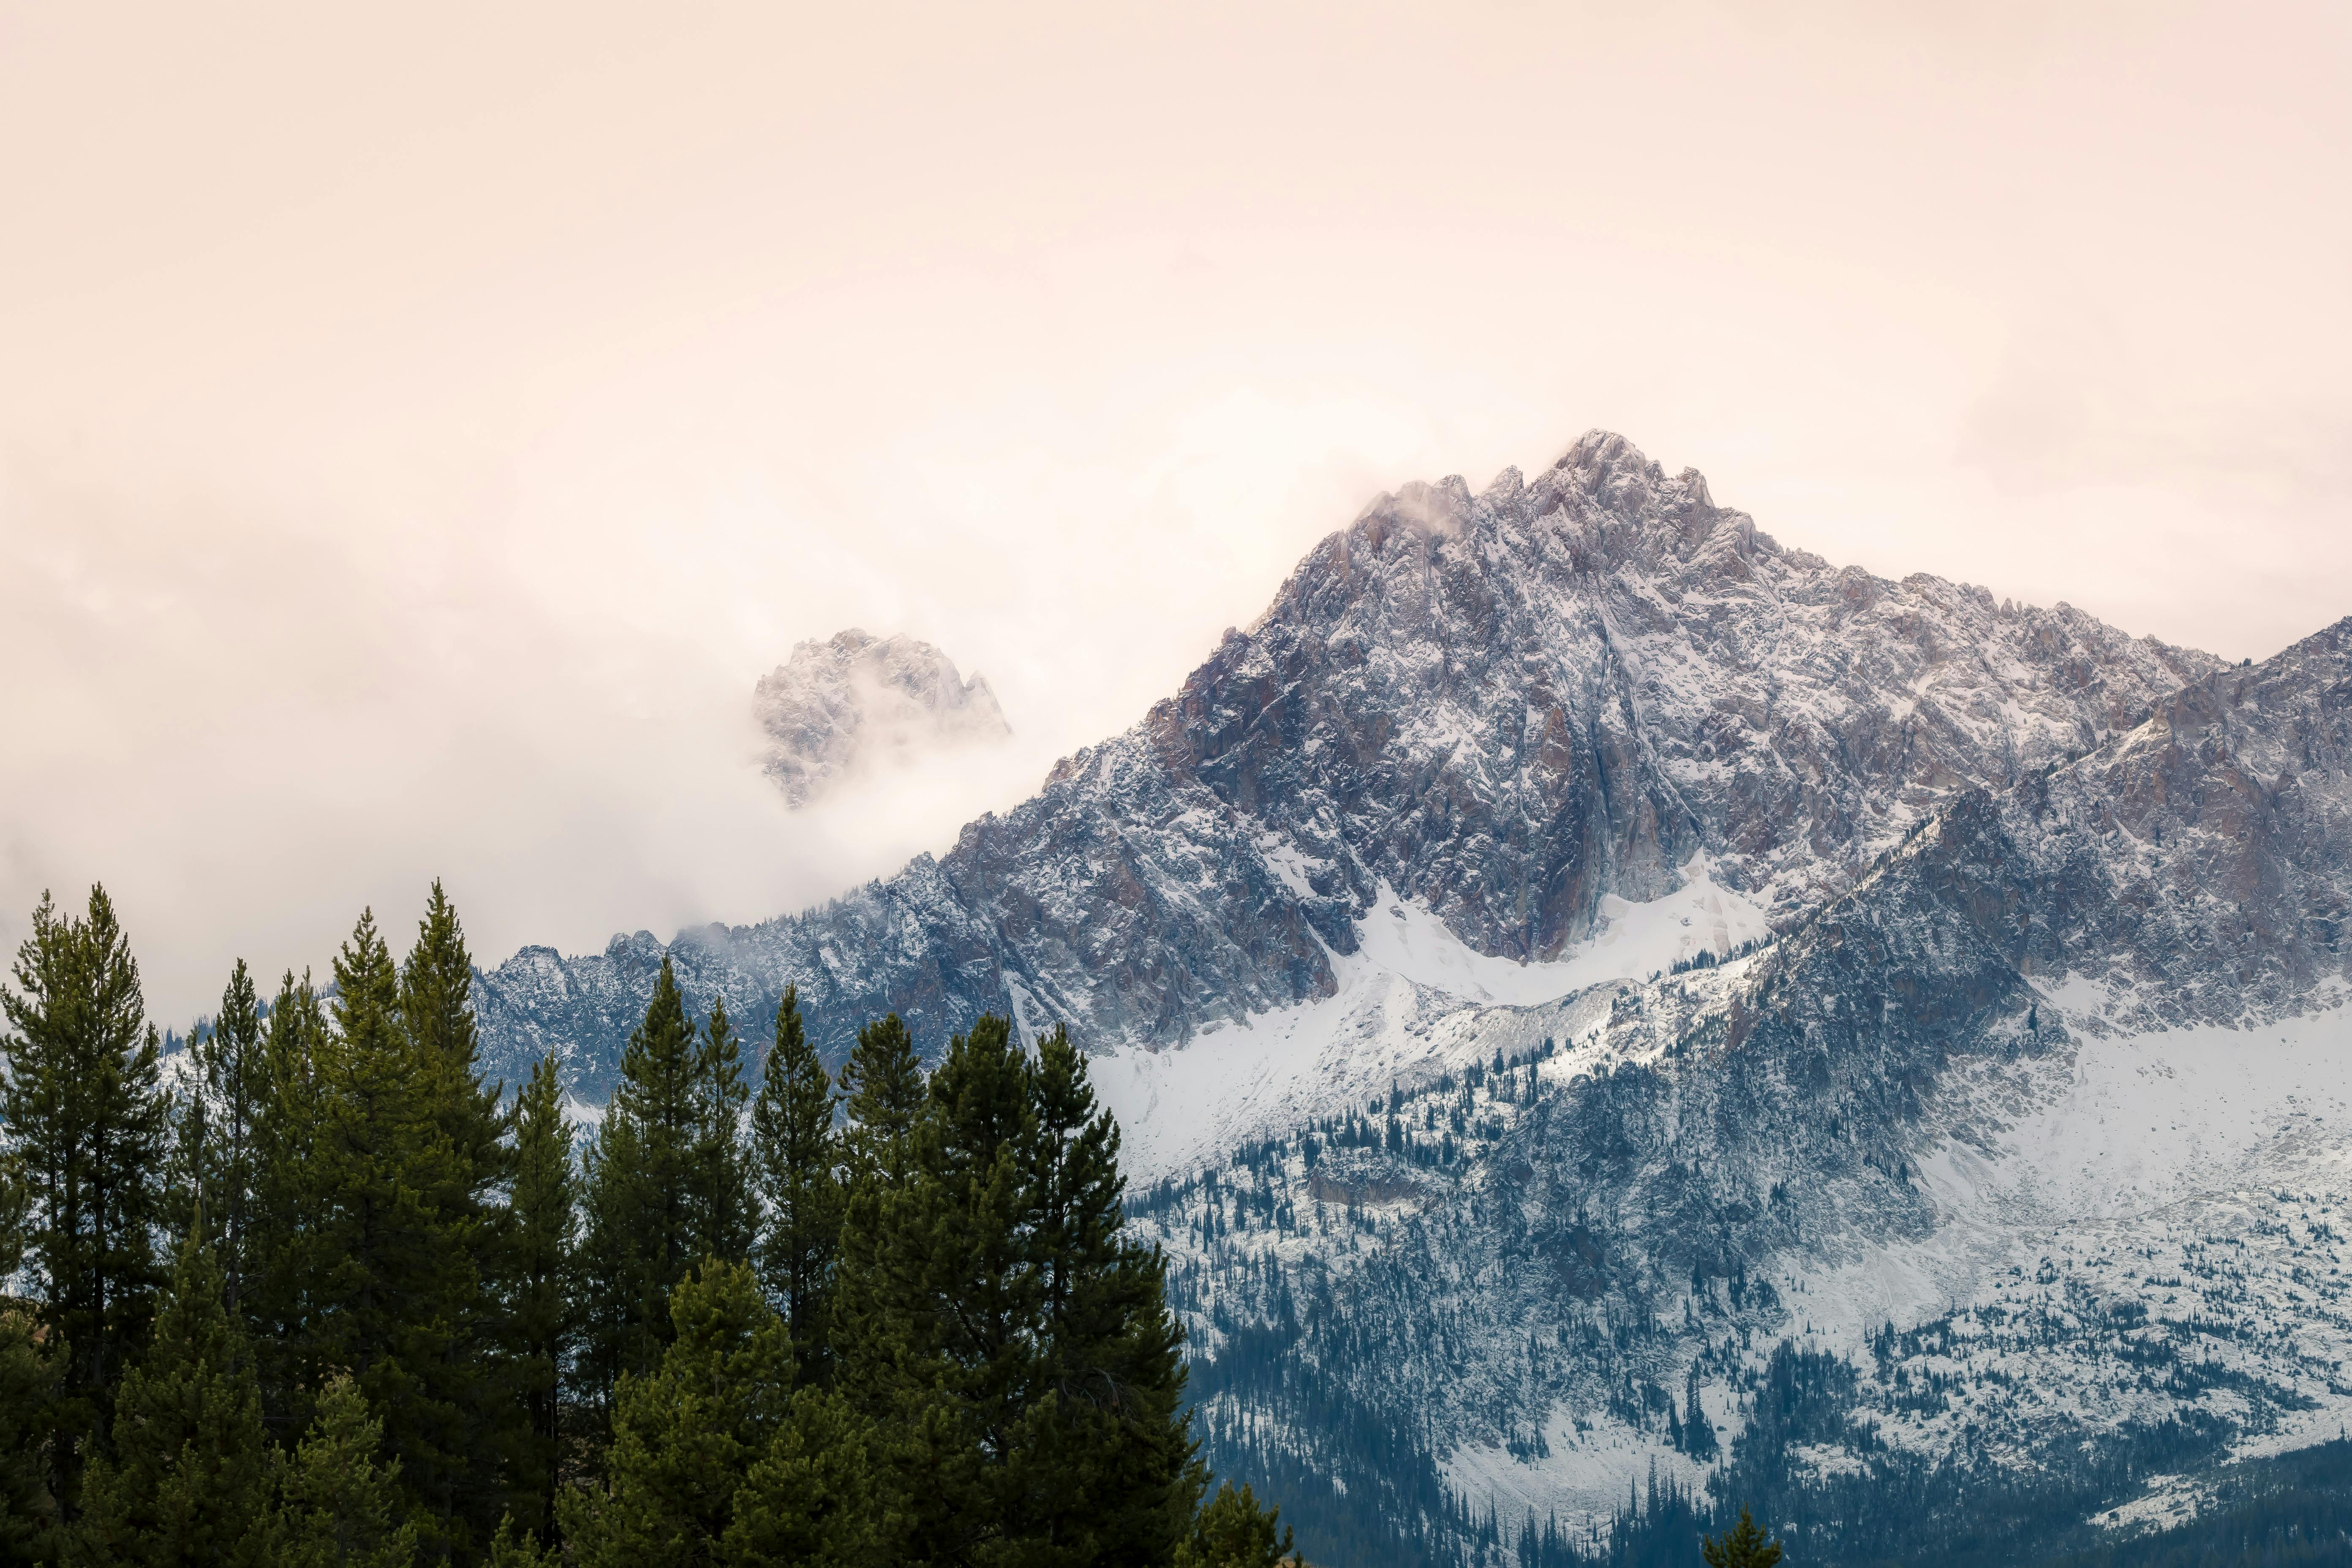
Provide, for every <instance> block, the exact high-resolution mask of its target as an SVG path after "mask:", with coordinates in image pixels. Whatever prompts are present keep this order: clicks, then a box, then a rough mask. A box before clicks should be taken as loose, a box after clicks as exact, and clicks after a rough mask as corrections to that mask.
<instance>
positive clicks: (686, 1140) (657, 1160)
mask: <svg viewBox="0 0 2352 1568" xmlns="http://www.w3.org/2000/svg"><path fill="white" fill-rule="evenodd" d="M697 1056H698V1050H697V1046H696V1032H695V1028H694V1026H693V1024H692V1023H691V1022H689V1021H688V1017H687V1013H686V1001H685V998H684V997H683V996H681V995H680V994H678V989H677V976H676V974H675V973H673V972H672V971H671V968H670V962H669V959H668V958H667V956H665V957H664V958H663V960H662V966H661V973H660V974H659V975H658V976H656V979H655V982H654V994H653V996H652V998H651V999H650V1000H649V1001H648V1002H647V1003H646V1016H645V1022H644V1023H642V1024H640V1025H639V1026H637V1028H636V1030H635V1032H634V1033H633V1034H631V1035H630V1037H629V1043H628V1047H627V1049H626V1050H625V1051H624V1052H623V1053H622V1057H621V1081H620V1084H619V1085H618V1086H617V1087H616V1088H615V1089H614V1091H613V1097H612V1100H611V1101H610V1103H608V1104H607V1105H606V1106H605V1108H604V1121H602V1122H601V1123H600V1124H599V1125H598V1127H597V1130H596V1141H595V1142H594V1143H593V1145H592V1146H591V1147H590V1149H589V1151H588V1157H587V1161H586V1170H585V1173H584V1181H583V1189H584V1190H583V1205H582V1206H583V1210H584V1211H585V1213H584V1217H585V1220H586V1226H587V1235H586V1238H585V1241H584V1242H583V1247H582V1259H581V1263H582V1275H583V1282H584V1285H585V1298H586V1300H585V1306H586V1324H585V1337H584V1342H583V1355H582V1363H583V1364H582V1370H583V1374H584V1376H583V1381H584V1382H585V1384H586V1387H587V1393H588V1394H589V1396H590V1398H591V1400H592V1401H593V1403H594V1404H595V1405H598V1406H599V1407H600V1408H605V1409H609V1407H610V1405H611V1401H612V1397H613V1391H614V1386H615V1384H617V1382H618V1380H619V1378H620V1374H621V1373H624V1372H635V1373H640V1374H643V1373H649V1372H651V1371H652V1370H653V1368H654V1366H655V1365H656V1363H658V1362H659V1360H660V1358H661V1352H662V1348H663V1346H664V1345H665V1344H667V1342H668V1339H669V1327H670V1324H669V1293H670V1291H671V1290H672V1289H675V1288H676V1287H677V1282H678V1281H679V1280H680V1279H684V1278H686V1273H687V1269H688V1266H689V1265H690V1264H692V1263H693V1262H694V1261H695V1257H694V1248H695V1246H696V1244H697V1241H698V1237H697V1235H696V1226H695V1201H694V1200H695V1188H696V1184H697V1175H698V1172H697V1168H696V1157H697V1142H698V1134H699V1131H700V1128H701V1125H702V1109H703V1108H702V1104H701V1101H700V1100H699V1099H698V1096H697V1094H696V1092H695V1089H696V1078H697V1073H696V1070H695V1069H696V1058H697Z"/></svg>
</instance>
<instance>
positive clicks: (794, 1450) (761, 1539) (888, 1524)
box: [720, 1388, 906, 1568]
mask: <svg viewBox="0 0 2352 1568" xmlns="http://www.w3.org/2000/svg"><path fill="white" fill-rule="evenodd" d="M873 1456H874V1442H873V1434H872V1432H871V1430H870V1428H868V1427H867V1426H866V1424H865V1423H864V1422H863V1421H861V1420H859V1419H858V1418H857V1416H856V1415H855V1414H854V1413H853V1412H852V1411H851V1410H850V1408H849V1406H848V1405H847V1404H846V1402H845V1401H844V1400H843V1399H841V1398H840V1396H839V1395H837V1394H834V1393H832V1392H831V1391H829V1390H825V1389H817V1388H803V1389H801V1390H799V1391H798V1392H797V1393H795V1394H793V1400H792V1405H791V1406H790V1407H789V1408H788V1409H787V1410H786V1412H785V1414H784V1422H783V1426H782V1430H780V1431H779V1432H777V1433H776V1435H775V1436H774V1437H773V1438H772V1439H771V1440H770V1442H769V1445H768V1451H767V1452H766V1453H765V1454H764V1455H762V1456H761V1458H760V1459H759V1461H758V1462H757V1463H755V1464H754V1465H752V1467H751V1471H750V1473H749V1474H747V1475H746V1476H745V1477H744V1478H743V1484H742V1486H741V1487H740V1489H737V1491H736V1493H735V1506H734V1517H733V1518H732V1519H731V1520H730V1521H729V1523H728V1526H727V1534H726V1537H725V1539H724V1541H723V1542H721V1551H720V1558H721V1560H722V1561H724V1562H726V1563H733V1564H739V1565H740V1568H764V1565H765V1564H768V1563H804V1564H807V1565H809V1568H882V1565H883V1564H889V1563H901V1562H904V1561H906V1559H905V1556H904V1554H903V1552H901V1551H899V1550H898V1541H899V1536H900V1533H901V1531H902V1530H903V1529H904V1524H905V1519H904V1512H903V1510H900V1509H898V1508H897V1507H895V1506H893V1505H892V1504H891V1503H890V1502H889V1500H887V1498H886V1496H885V1495H884V1493H883V1492H882V1490H881V1489H880V1477H879V1475H878V1474H877V1469H876V1466H875V1463H874V1457H873Z"/></svg>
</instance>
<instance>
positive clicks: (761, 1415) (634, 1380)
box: [562, 1261, 793, 1568]
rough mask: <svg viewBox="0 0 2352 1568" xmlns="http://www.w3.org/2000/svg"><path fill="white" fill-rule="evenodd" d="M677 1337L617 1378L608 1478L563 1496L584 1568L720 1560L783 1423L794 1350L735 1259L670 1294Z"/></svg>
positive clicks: (679, 1566) (678, 1567)
mask: <svg viewBox="0 0 2352 1568" xmlns="http://www.w3.org/2000/svg"><path fill="white" fill-rule="evenodd" d="M671 1311H672V1315H673V1319H674V1324H673V1326H674V1331H675V1336H676V1337H675V1339H674V1341H673V1342H672V1343H671V1344H670V1346H669V1348H668V1349H667V1350H666V1351H665V1352H663V1354H662V1358H661V1364H660V1365H659V1367H657V1368H656V1370H655V1371H654V1372H653V1373H650V1374H648V1375H646V1376H643V1377H640V1376H637V1375H635V1374H634V1373H625V1374H624V1375H623V1377H622V1379H621V1383H620V1386H619V1392H618V1397H617V1400H616V1405H615V1410H614V1419H613V1446H612V1449H611V1452H610V1453H609V1454H608V1455H607V1457H606V1461H605V1471H606V1479H605V1483H604V1486H603V1487H601V1488H599V1489H596V1490H594V1491H573V1492H570V1493H567V1494H566V1495H565V1497H564V1499H563V1502H562V1520H563V1533H564V1536H565V1538H566V1540H567V1541H568V1542H570V1544H571V1548H572V1553H573V1556H574V1560H575V1561H576V1562H578V1563H581V1564H582V1565H583V1568H699V1565H701V1564H705V1563H712V1562H715V1561H717V1560H718V1556H719V1543H720V1542H721V1541H722V1540H723V1539H724V1538H725V1536H726V1534H727V1531H728V1527H729V1526H730V1524H731V1523H732V1522H733V1520H734V1514H735V1499H736V1493H737V1492H738V1491H739V1490H740V1489H741V1488H742V1485H743V1483H744V1480H745V1479H746V1478H747V1476H748V1475H749V1474H750V1472H751V1467H752V1465H753V1464H754V1463H756V1462H757V1461H758V1460H759V1458H761V1455H763V1454H764V1453H765V1452H766V1451H767V1448H768V1445H769V1443H770V1441H771V1440H772V1437H773V1436H774V1435H775V1433H776V1432H777V1430H778V1429H779V1428H780V1427H781V1426H782V1423H783V1416H784V1413H785V1410H786V1407H787V1402H788V1400H789V1399H790V1396H791V1394H792V1376H793V1362H792V1345H791V1342H790V1341H789V1340H788V1338H787V1337H786V1335H785V1332H784V1325H783V1322H782V1320H781V1319H779V1318H778V1317H777V1316H776V1314H775V1311H774V1310H773V1309H772V1308H771V1307H769V1305H768V1304H767V1302H766V1301H765V1300H762V1299H761V1293H760V1286H759V1281H758V1279H757V1278H756V1277H755V1276H754V1275H753V1274H752V1272H751V1269H750V1268H748V1267H746V1266H745V1265H742V1264H740V1263H720V1262H717V1261H711V1262H708V1263H705V1264H704V1265H703V1266H702V1268H700V1269H699V1270H698V1273H697V1274H696V1275H695V1276H694V1277H691V1278H689V1279H685V1280H682V1281H680V1282H679V1284H678V1287H677V1290H676V1291H675V1292H674V1293H673V1294H672V1297H671Z"/></svg>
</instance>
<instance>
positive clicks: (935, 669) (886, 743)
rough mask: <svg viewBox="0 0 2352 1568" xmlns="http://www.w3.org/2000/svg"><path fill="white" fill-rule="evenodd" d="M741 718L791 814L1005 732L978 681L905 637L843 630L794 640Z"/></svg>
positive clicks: (999, 738) (992, 700)
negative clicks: (867, 777) (854, 785)
mask: <svg viewBox="0 0 2352 1568" xmlns="http://www.w3.org/2000/svg"><path fill="white" fill-rule="evenodd" d="M751 717H752V719H753V720H754V721H756V722H757V723H758V724H759V726H760V729H761V733H763V734H765V735H766V736H767V737H768V748H767V752H766V753H765V755H764V756H763V757H762V758H761V769H762V770H763V771H764V772H765V773H767V775H768V776H769V777H770V778H772V779H773V780H775V782H776V787H777V788H779V789H781V790H782V791H783V792H784V798H785V799H786V800H787V801H789V802H791V803H792V804H793V805H794V806H802V805H808V804H809V803H810V802H812V801H814V800H817V799H820V798H822V797H823V796H824V795H827V794H829V793H831V792H832V791H834V790H835V789H837V788H839V787H840V786H841V785H843V784H845V783H847V782H849V781H851V780H854V779H855V778H856V777H857V776H859V775H860V774H862V773H867V772H869V771H872V770H892V769H903V768H909V767H918V766H920V765H922V764H923V763H927V762H929V761H931V760H934V759H936V758H938V757H940V755H942V754H944V753H947V752H953V751H955V750H957V749H958V748H961V747H963V746H968V745H972V744H985V743H988V742H996V741H1002V740H1003V739H1005V738H1006V737H1007V736H1009V735H1011V734H1012V733H1013V731H1012V728H1011V727H1010V726H1009V725H1007V724H1006V723H1005V721H1004V715H1003V712H1002V711H1001V710H999V709H998V708H997V706H996V694H995V693H994V692H992V691H991V690H990V689H988V682H987V681H985V680H983V679H981V678H980V677H979V676H977V675H974V676H973V677H972V678H971V679H970V680H966V679H963V678H962V677H961V675H959V674H958V673H957V672H956V667H955V663H954V661H953V660H951V659H950V658H948V656H947V655H945V654H943V653H941V652H940V650H939V649H938V648H935V647H932V646H931V645H930V644H929V643H927V642H918V641H917V640H916V639H914V638H913V637H904V636H900V637H871V636H868V635H867V634H866V633H865V632H862V631H859V630H858V629H857V628H856V627H855V626H853V627H851V628H850V629H849V630H847V631H845V632H836V633H835V634H834V636H833V637H831V638H829V639H828V640H826V641H824V642H815V641H811V642H804V643H802V644H801V645H800V646H799V647H795V648H793V657H792V658H791V659H790V660H789V661H787V662H785V663H783V664H780V665H778V666H777V667H776V668H774V669H772V670H771V671H769V672H768V673H767V674H766V675H763V676H761V678H760V682H759V684H758V686H756V687H755V688H753V689H752V693H751Z"/></svg>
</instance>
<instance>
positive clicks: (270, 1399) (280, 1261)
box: [239, 970, 332, 1442]
mask: <svg viewBox="0 0 2352 1568" xmlns="http://www.w3.org/2000/svg"><path fill="white" fill-rule="evenodd" d="M331 1044H332V1042H331V1037H330V1033H329V1030H328V1026H327V1015H326V1009H325V1008H324V1006H323V1005H321V1004H320V1000H319V994H318V992H317V990H316V989H315V988H314V987H313V986H312V985H311V984H310V975H309V974H308V973H305V974H304V975H303V976H302V978H301V979H300V980H299V981H297V980H296V979H295V978H294V973H293V972H292V971H291V970H289V971H287V973H286V974H285V977H284V978H283V979H282V980H281V981H280V982H279V983H278V996H277V1000H276V1001H274V1002H272V1003H271V1004H270V1008H269V1019H268V1024H267V1026H265V1027H264V1028H263V1030H262V1036H261V1073H260V1091H259V1092H260V1098H259V1103H258V1105H257V1108H256V1110H255V1113H254V1120H253V1206H252V1211H251V1213H250V1214H249V1215H248V1216H247V1244H246V1245H247V1254H248V1256H249V1258H251V1263H252V1276H251V1278H250V1279H249V1280H248V1281H247V1286H246V1288H245V1289H244V1292H243V1296H242V1298H241V1300H240V1303H239V1304H240V1305H241V1306H242V1307H243V1308H244V1317H245V1320H246V1322H247V1326H248V1328H249V1330H250V1331H251V1332H252V1334H253V1348H254V1354H255V1360H256V1362H257V1365H258V1366H259V1369H260V1373H261V1402H262V1412H263V1415H264V1418H265V1419H266V1420H267V1421H268V1423H269V1424H270V1426H272V1428H273V1429H274V1430H275V1431H277V1432H278V1434H280V1440H281V1441H285V1442H291V1441H292V1440H293V1439H294V1438H295V1437H296V1436H299V1434H300V1432H301V1431H302V1429H303V1427H304V1426H308V1425H309V1423H310V1390H311V1389H313V1388H315V1387H317V1386H318V1384H319V1382H320V1378H321V1376H322V1375H323V1373H322V1369H323V1367H324V1364H325V1363H324V1360H323V1357H322V1353H321V1350H320V1334H319V1331H318V1330H319V1318H320V1311H321V1309H322V1304H323V1301H324V1299H325V1290H326V1284H327V1266H328V1262H329V1258H328V1248H329V1247H331V1245H332V1236H331V1228H332V1227H331V1224H330V1219H331V1213H330V1197H331V1194H330V1193H329V1191H328V1188H327V1184H326V1183H325V1182H324V1181H323V1180H322V1179H321V1178H322V1175H323V1173H324V1172H323V1163H322V1162H321V1161H320V1159H319V1158H317V1156H318V1153H319V1145H320V1138H321V1136H322V1132H323V1129H324V1126H325V1121H326V1111H327V1099H328V1084H327V1080H326V1077H325V1073H324V1070H323V1069H324V1067H325V1065H326V1063H327V1061H328V1058H329V1057H330V1056H331Z"/></svg>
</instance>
